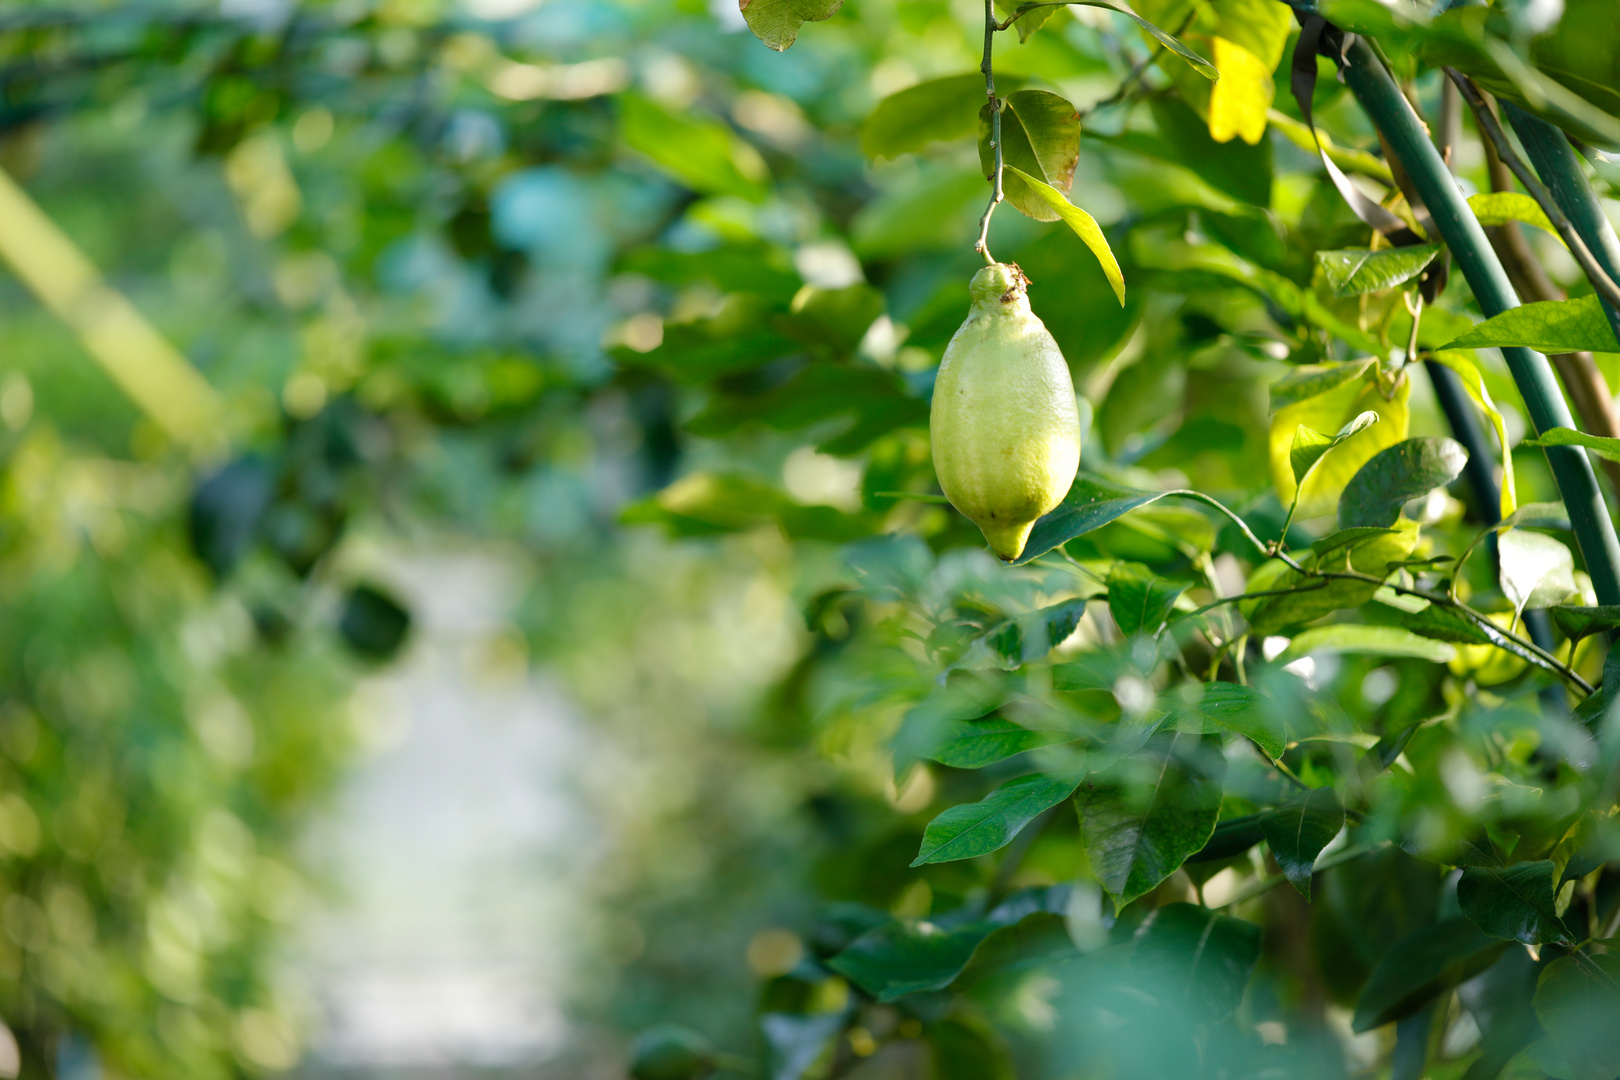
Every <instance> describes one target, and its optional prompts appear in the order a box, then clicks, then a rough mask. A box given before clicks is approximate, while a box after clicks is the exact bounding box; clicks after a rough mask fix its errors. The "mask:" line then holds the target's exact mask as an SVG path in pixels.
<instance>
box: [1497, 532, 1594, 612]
mask: <svg viewBox="0 0 1620 1080" xmlns="http://www.w3.org/2000/svg"><path fill="white" fill-rule="evenodd" d="M1497 555H1498V558H1499V559H1500V561H1501V565H1502V572H1501V584H1502V592H1503V593H1504V594H1506V596H1507V598H1508V599H1509V600H1510V601H1512V602H1513V608H1514V610H1515V611H1523V610H1524V609H1525V608H1527V607H1528V608H1545V607H1551V606H1553V605H1554V604H1561V603H1563V602H1564V601H1565V600H1568V599H1569V598H1570V596H1571V595H1578V594H1579V592H1580V590H1579V589H1578V588H1577V587H1576V585H1575V557H1574V556H1573V555H1571V554H1570V551H1569V548H1567V547H1565V546H1564V545H1563V544H1560V543H1559V542H1558V541H1557V540H1554V539H1553V538H1552V537H1550V536H1547V535H1546V534H1544V533H1538V532H1529V531H1527V530H1525V529H1509V530H1508V531H1507V532H1505V533H1503V534H1502V535H1501V536H1500V537H1498V538H1497Z"/></svg>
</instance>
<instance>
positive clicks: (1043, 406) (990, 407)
mask: <svg viewBox="0 0 1620 1080" xmlns="http://www.w3.org/2000/svg"><path fill="white" fill-rule="evenodd" d="M1028 284H1029V282H1028V280H1027V279H1026V278H1025V277H1024V275H1023V273H1022V272H1020V271H1019V269H1018V267H1016V266H1011V265H1006V264H1003V263H996V264H995V265H993V266H987V267H985V268H984V269H983V270H980V271H979V272H978V273H977V274H975V275H973V282H972V284H971V285H969V286H968V292H969V294H970V295H971V297H972V307H970V308H969V310H968V317H967V321H966V322H964V323H963V324H962V326H961V328H960V329H958V330H957V331H956V336H955V337H953V338H951V343H950V344H949V345H947V346H946V347H945V358H944V360H943V361H941V363H940V365H939V378H938V380H937V381H936V382H935V383H934V404H933V412H932V415H931V417H930V418H929V424H928V428H929V435H930V437H931V440H932V443H933V454H934V471H935V472H936V473H937V474H938V476H939V486H940V487H941V488H942V489H943V490H944V492H945V497H946V498H947V499H950V500H951V505H952V506H954V507H956V508H957V509H958V510H960V511H961V512H962V513H963V514H965V515H966V516H967V517H969V518H971V519H972V520H973V523H974V524H975V525H977V526H978V527H979V528H980V529H981V530H982V531H983V532H984V538H985V539H986V540H988V541H989V542H990V549H991V550H992V551H994V552H995V553H996V554H997V555H998V556H1000V557H1001V558H1002V559H1004V560H1006V561H1007V562H1011V561H1013V560H1014V559H1016V558H1018V556H1019V555H1020V554H1022V553H1023V550H1024V544H1025V543H1026V542H1027V541H1028V540H1029V531H1030V528H1031V527H1032V526H1033V525H1034V524H1035V519H1036V518H1038V517H1040V516H1041V515H1042V514H1045V513H1047V512H1048V511H1050V510H1052V509H1053V508H1054V507H1056V506H1057V504H1058V503H1060V502H1062V501H1063V496H1064V495H1066V494H1068V491H1069V485H1070V484H1072V483H1074V474H1075V471H1076V470H1077V469H1078V468H1079V467H1080V414H1079V411H1078V410H1077V409H1076V408H1075V400H1074V383H1073V381H1071V380H1070V378H1069V365H1068V364H1066V363H1064V360H1063V353H1062V352H1061V351H1059V349H1058V345H1057V342H1056V341H1054V340H1053V339H1052V335H1051V334H1050V333H1048V332H1047V329H1046V326H1045V324H1043V323H1042V322H1041V320H1040V319H1038V318H1036V316H1035V313H1034V312H1033V311H1031V310H1030V309H1029V298H1028V297H1027V296H1026V295H1025V291H1024V290H1025V287H1026V286H1027V285H1028Z"/></svg>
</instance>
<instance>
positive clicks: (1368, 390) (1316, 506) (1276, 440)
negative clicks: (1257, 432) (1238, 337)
mask: <svg viewBox="0 0 1620 1080" xmlns="http://www.w3.org/2000/svg"><path fill="white" fill-rule="evenodd" d="M1364 370H1365V371H1366V373H1365V374H1364V375H1363V376H1362V379H1363V381H1360V382H1355V381H1346V382H1343V383H1340V384H1339V385H1338V386H1337V387H1335V388H1333V389H1330V390H1327V391H1326V392H1324V393H1318V394H1313V395H1311V396H1310V397H1306V398H1302V399H1301V400H1298V401H1294V402H1292V403H1290V404H1287V405H1284V406H1282V407H1281V408H1279V409H1277V411H1276V412H1275V413H1273V414H1272V417H1271V432H1270V435H1269V444H1268V445H1269V455H1270V459H1271V478H1272V483H1273V484H1274V485H1275V486H1276V489H1277V497H1278V499H1279V500H1280V501H1281V502H1282V504H1283V505H1284V506H1287V505H1288V504H1289V503H1290V502H1291V501H1293V498H1294V492H1295V490H1296V489H1298V488H1299V485H1298V484H1297V483H1296V482H1295V480H1294V468H1293V462H1292V451H1293V445H1294V434H1295V433H1296V432H1297V431H1298V430H1299V425H1301V424H1304V425H1305V426H1306V427H1309V428H1313V429H1315V430H1316V431H1323V432H1327V431H1339V430H1341V429H1342V428H1343V427H1344V426H1345V425H1346V424H1348V423H1350V422H1351V421H1352V420H1354V419H1355V418H1356V417H1358V416H1360V415H1361V414H1362V413H1365V412H1376V413H1377V414H1378V418H1379V420H1378V423H1376V424H1373V425H1372V426H1371V427H1368V428H1366V429H1365V430H1363V431H1362V432H1361V433H1360V434H1358V435H1356V436H1355V437H1354V438H1351V439H1348V440H1346V441H1345V443H1344V444H1343V445H1342V446H1340V447H1339V448H1338V449H1336V450H1334V451H1333V453H1332V455H1331V456H1329V457H1328V458H1327V460H1325V461H1323V462H1322V463H1321V464H1319V465H1318V466H1317V467H1316V468H1315V469H1314V470H1312V472H1311V475H1310V476H1309V477H1308V478H1306V481H1305V485H1304V489H1303V494H1301V495H1300V498H1299V513H1298V516H1299V517H1300V519H1302V520H1306V519H1310V518H1314V517H1321V516H1322V515H1324V514H1328V513H1331V512H1332V511H1333V508H1334V506H1335V504H1336V503H1337V501H1338V499H1339V496H1340V494H1341V493H1342V492H1343V491H1344V488H1345V485H1346V484H1348V483H1349V481H1350V478H1351V477H1352V476H1354V475H1355V474H1356V471H1357V470H1359V469H1360V468H1361V467H1362V466H1363V465H1364V464H1365V463H1366V462H1367V460H1368V459H1369V458H1371V457H1372V456H1373V455H1374V454H1377V453H1378V452H1379V451H1380V450H1383V449H1384V448H1385V447H1388V446H1391V445H1393V444H1395V443H1398V442H1400V441H1401V440H1402V439H1404V438H1406V432H1407V424H1408V421H1409V417H1410V413H1409V410H1408V408H1407V399H1408V397H1409V395H1410V392H1411V380H1409V379H1403V380H1402V381H1401V383H1400V385H1399V386H1397V387H1396V388H1395V390H1394V391H1393V393H1392V395H1391V396H1390V397H1385V396H1384V394H1383V392H1382V391H1381V390H1380V389H1379V387H1378V385H1377V383H1376V381H1375V380H1374V379H1373V378H1372V375H1371V371H1370V367H1369V368H1367V369H1364Z"/></svg>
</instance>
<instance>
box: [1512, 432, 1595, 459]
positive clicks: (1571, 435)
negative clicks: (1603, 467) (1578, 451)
mask: <svg viewBox="0 0 1620 1080" xmlns="http://www.w3.org/2000/svg"><path fill="white" fill-rule="evenodd" d="M1519 445H1520V446H1581V447H1585V448H1586V449H1588V450H1590V451H1592V452H1593V453H1594V454H1596V455H1597V456H1598V457H1600V458H1606V459H1607V460H1609V461H1620V439H1610V438H1606V437H1605V436H1602V435H1588V434H1587V433H1586V432H1584V431H1576V430H1575V429H1573V428H1564V427H1555V428H1548V429H1547V430H1546V431H1543V432H1542V433H1541V435H1540V436H1539V437H1537V438H1534V439H1526V440H1524V441H1523V442H1522V443H1520V444H1519Z"/></svg>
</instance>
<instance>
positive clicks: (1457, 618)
mask: <svg viewBox="0 0 1620 1080" xmlns="http://www.w3.org/2000/svg"><path fill="white" fill-rule="evenodd" d="M1395 621H1396V622H1397V623H1399V624H1400V625H1401V626H1402V627H1404V628H1405V629H1407V630H1409V631H1411V632H1412V633H1414V634H1418V635H1420V636H1422V637H1426V638H1433V639H1434V640H1436V641H1450V642H1452V643H1454V644H1457V645H1489V644H1491V642H1492V639H1491V637H1490V635H1489V634H1487V633H1486V632H1485V631H1484V630H1482V629H1480V626H1479V624H1478V623H1476V622H1475V621H1474V620H1473V619H1470V618H1469V617H1468V616H1466V615H1464V614H1462V613H1461V612H1460V611H1458V610H1457V609H1456V608H1449V607H1442V606H1440V605H1439V604H1430V605H1429V606H1428V607H1426V608H1424V609H1423V610H1422V611H1400V612H1399V613H1398V614H1397V615H1396V616H1395Z"/></svg>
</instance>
